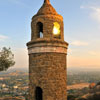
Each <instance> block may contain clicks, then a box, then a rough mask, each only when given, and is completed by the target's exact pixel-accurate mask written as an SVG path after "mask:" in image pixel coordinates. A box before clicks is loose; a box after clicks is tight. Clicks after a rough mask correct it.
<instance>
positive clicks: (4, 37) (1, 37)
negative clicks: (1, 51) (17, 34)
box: [0, 35, 8, 41]
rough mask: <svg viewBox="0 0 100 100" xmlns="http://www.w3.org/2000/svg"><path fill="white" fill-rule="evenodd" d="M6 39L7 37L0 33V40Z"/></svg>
mask: <svg viewBox="0 0 100 100" xmlns="http://www.w3.org/2000/svg"><path fill="white" fill-rule="evenodd" d="M6 39H8V37H7V36H4V35H0V41H3V40H6Z"/></svg>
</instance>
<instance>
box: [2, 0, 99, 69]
mask: <svg viewBox="0 0 100 100" xmlns="http://www.w3.org/2000/svg"><path fill="white" fill-rule="evenodd" d="M43 2H44V0H0V50H1V49H2V47H10V48H11V50H12V52H13V53H14V55H15V61H16V64H15V67H16V68H28V52H27V46H26V43H27V42H28V41H30V39H31V18H32V16H34V15H35V14H36V13H37V11H38V10H39V8H40V7H41V6H42V4H43ZM50 2H51V4H52V5H53V7H54V8H55V9H56V11H57V12H58V13H59V14H61V15H62V16H63V18H64V37H65V41H67V42H68V43H69V47H68V56H67V66H68V67H90V68H100V0H50Z"/></svg>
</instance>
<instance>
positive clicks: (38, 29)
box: [37, 22, 43, 38]
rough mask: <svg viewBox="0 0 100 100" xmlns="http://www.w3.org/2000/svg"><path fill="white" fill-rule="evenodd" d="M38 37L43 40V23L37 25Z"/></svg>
mask: <svg viewBox="0 0 100 100" xmlns="http://www.w3.org/2000/svg"><path fill="white" fill-rule="evenodd" d="M37 37H38V38H43V24H42V23H41V22H38V23H37Z"/></svg>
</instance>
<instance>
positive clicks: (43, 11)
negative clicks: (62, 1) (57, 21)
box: [37, 0, 57, 15]
mask: <svg viewBox="0 0 100 100" xmlns="http://www.w3.org/2000/svg"><path fill="white" fill-rule="evenodd" d="M47 14H52V15H57V12H56V10H55V9H54V8H53V6H52V5H51V4H50V1H49V0H44V3H43V5H42V7H41V8H40V9H39V11H38V13H37V15H47Z"/></svg>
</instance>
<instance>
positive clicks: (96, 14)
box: [80, 6, 100, 23]
mask: <svg viewBox="0 0 100 100" xmlns="http://www.w3.org/2000/svg"><path fill="white" fill-rule="evenodd" d="M80 8H81V9H88V10H90V13H89V16H90V17H91V18H92V19H94V20H96V21H97V22H99V23H100V7H95V6H80Z"/></svg>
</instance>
